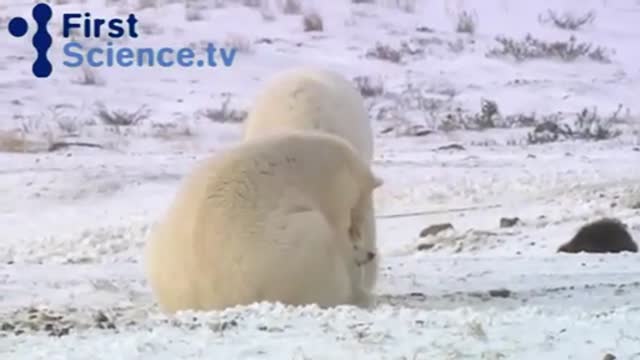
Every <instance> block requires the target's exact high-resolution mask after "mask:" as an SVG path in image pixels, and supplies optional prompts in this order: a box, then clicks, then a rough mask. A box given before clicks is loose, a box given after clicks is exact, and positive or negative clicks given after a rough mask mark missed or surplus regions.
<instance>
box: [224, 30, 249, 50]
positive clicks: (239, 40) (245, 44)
mask: <svg viewBox="0 0 640 360" xmlns="http://www.w3.org/2000/svg"><path fill="white" fill-rule="evenodd" d="M224 44H225V46H226V47H230V48H233V49H236V51H238V52H241V53H251V52H253V49H252V47H251V42H250V41H249V39H247V37H246V36H243V35H240V34H229V35H227V38H226V39H225V41H224Z"/></svg>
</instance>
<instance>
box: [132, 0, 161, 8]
mask: <svg viewBox="0 0 640 360" xmlns="http://www.w3.org/2000/svg"><path fill="white" fill-rule="evenodd" d="M157 3H158V0H138V6H137V8H138V10H144V9H149V8H152V7H156V5H157Z"/></svg>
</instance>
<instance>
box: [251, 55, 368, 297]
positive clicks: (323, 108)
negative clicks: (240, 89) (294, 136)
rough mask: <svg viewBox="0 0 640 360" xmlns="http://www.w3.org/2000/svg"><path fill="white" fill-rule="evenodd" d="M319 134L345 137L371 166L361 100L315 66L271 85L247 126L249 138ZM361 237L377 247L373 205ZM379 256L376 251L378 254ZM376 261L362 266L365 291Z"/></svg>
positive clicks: (339, 78) (276, 78) (285, 73)
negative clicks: (286, 133) (288, 133)
mask: <svg viewBox="0 0 640 360" xmlns="http://www.w3.org/2000/svg"><path fill="white" fill-rule="evenodd" d="M291 129H297V130H305V131H307V130H317V131H320V132H325V133H329V134H333V135H336V136H339V137H342V138H344V139H346V140H347V141H348V142H350V143H351V144H352V145H353V146H354V147H355V149H356V151H357V152H358V153H359V154H360V157H361V158H362V159H363V160H365V161H366V162H367V163H370V162H371V161H372V159H373V132H372V129H371V123H370V121H369V118H368V116H367V112H366V109H365V106H364V101H363V99H362V96H361V95H360V93H359V91H358V90H357V89H356V87H355V86H354V85H353V84H352V83H351V82H350V81H349V80H347V79H346V78H344V77H343V76H342V75H340V74H338V73H336V72H333V71H329V70H325V69H320V68H315V67H297V68H292V69H289V70H285V71H283V72H281V73H278V74H277V75H275V76H274V77H273V78H271V79H270V80H268V81H267V83H266V85H265V86H264V88H263V89H262V91H261V92H260V93H259V94H258V96H257V97H256V99H255V101H254V104H253V106H252V107H251V109H250V112H249V116H248V118H247V121H246V124H245V133H244V138H245V140H251V139H255V138H258V137H261V136H265V135H269V134H273V133H277V132H280V131H283V130H291ZM366 207H367V208H366V212H367V215H366V216H365V218H364V219H363V221H364V222H365V225H364V228H363V232H362V234H361V235H362V237H363V239H364V241H365V243H366V244H367V247H369V248H372V249H376V247H377V245H376V243H377V241H376V237H377V235H376V222H375V211H374V208H373V202H371V203H370V204H368V205H367V206H366ZM376 252H377V251H376ZM378 259H379V257H376V258H375V259H374V260H373V261H371V262H369V263H368V264H367V265H365V266H364V267H363V277H364V284H365V287H366V288H368V289H372V288H373V287H374V286H375V283H376V280H377V277H378V262H379V261H378Z"/></svg>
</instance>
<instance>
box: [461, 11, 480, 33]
mask: <svg viewBox="0 0 640 360" xmlns="http://www.w3.org/2000/svg"><path fill="white" fill-rule="evenodd" d="M476 25H477V16H476V15H475V14H472V13H470V12H468V11H466V10H463V11H461V12H460V13H458V18H457V21H456V32H457V33H466V34H472V35H473V34H475V32H476Z"/></svg>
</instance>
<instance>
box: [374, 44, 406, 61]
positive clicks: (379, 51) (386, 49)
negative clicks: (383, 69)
mask: <svg viewBox="0 0 640 360" xmlns="http://www.w3.org/2000/svg"><path fill="white" fill-rule="evenodd" d="M367 57H371V58H375V59H379V60H384V61H390V62H392V63H396V64H398V63H400V61H401V60H402V55H401V54H400V51H398V50H395V49H394V48H392V47H391V46H389V45H383V44H381V43H377V44H376V46H375V47H374V48H373V49H371V50H369V51H367Z"/></svg>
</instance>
